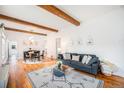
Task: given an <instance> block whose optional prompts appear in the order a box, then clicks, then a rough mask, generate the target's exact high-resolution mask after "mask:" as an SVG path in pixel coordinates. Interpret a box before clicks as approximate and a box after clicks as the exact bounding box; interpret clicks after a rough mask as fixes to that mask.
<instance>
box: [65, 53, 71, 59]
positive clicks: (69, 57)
mask: <svg viewBox="0 0 124 93" xmlns="http://www.w3.org/2000/svg"><path fill="white" fill-rule="evenodd" d="M63 56H64V59H68V60H70V59H71V55H70V54H69V53H65V54H64V55H63Z"/></svg>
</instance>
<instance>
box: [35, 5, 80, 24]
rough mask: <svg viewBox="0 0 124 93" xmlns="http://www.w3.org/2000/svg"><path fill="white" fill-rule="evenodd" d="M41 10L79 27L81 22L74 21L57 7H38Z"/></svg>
mask: <svg viewBox="0 0 124 93" xmlns="http://www.w3.org/2000/svg"><path fill="white" fill-rule="evenodd" d="M37 6H38V7H40V8H43V9H45V10H47V11H48V12H50V13H52V14H54V15H56V16H58V17H60V18H62V19H64V20H66V21H68V22H70V23H72V24H74V25H76V26H79V25H80V22H79V21H78V20H76V19H74V18H73V17H71V16H70V15H69V14H67V13H65V12H64V11H62V10H60V9H59V8H57V7H56V6H53V5H37Z"/></svg>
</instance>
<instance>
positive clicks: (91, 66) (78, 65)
mask: <svg viewBox="0 0 124 93" xmlns="http://www.w3.org/2000/svg"><path fill="white" fill-rule="evenodd" d="M73 55H79V56H80V57H79V61H75V60H72V56H73ZM84 55H90V56H91V57H92V59H91V60H90V61H89V62H88V64H83V63H82V59H83V57H84ZM70 56H71V59H70V60H65V59H64V57H63V54H59V55H58V59H60V60H62V62H63V64H64V65H68V66H70V67H73V68H75V69H78V70H82V71H85V72H88V73H91V74H94V75H97V73H98V71H99V67H100V61H99V58H98V57H97V56H96V55H91V54H76V53H70Z"/></svg>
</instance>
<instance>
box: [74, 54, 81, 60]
mask: <svg viewBox="0 0 124 93" xmlns="http://www.w3.org/2000/svg"><path fill="white" fill-rule="evenodd" d="M79 57H80V56H79V55H72V60H75V61H79Z"/></svg>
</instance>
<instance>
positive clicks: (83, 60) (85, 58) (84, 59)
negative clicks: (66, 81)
mask: <svg viewBox="0 0 124 93" xmlns="http://www.w3.org/2000/svg"><path fill="white" fill-rule="evenodd" d="M86 60H87V55H85V56H84V57H83V59H82V63H83V64H84V63H85V62H86Z"/></svg>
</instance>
